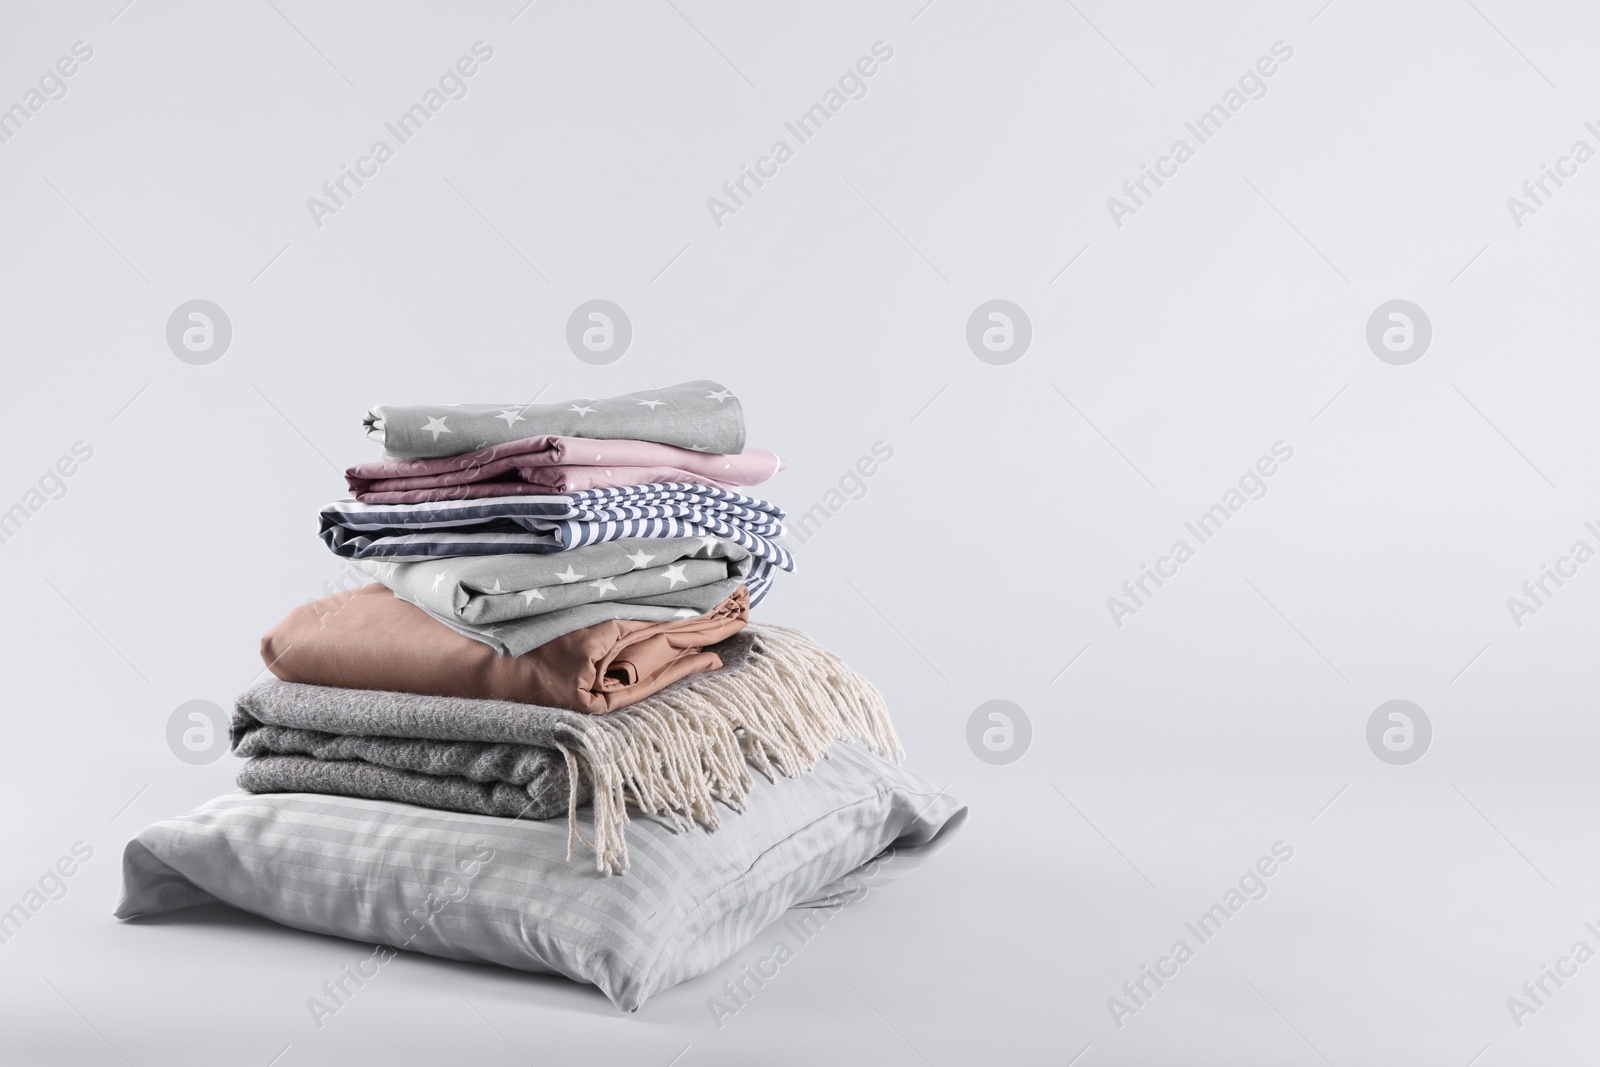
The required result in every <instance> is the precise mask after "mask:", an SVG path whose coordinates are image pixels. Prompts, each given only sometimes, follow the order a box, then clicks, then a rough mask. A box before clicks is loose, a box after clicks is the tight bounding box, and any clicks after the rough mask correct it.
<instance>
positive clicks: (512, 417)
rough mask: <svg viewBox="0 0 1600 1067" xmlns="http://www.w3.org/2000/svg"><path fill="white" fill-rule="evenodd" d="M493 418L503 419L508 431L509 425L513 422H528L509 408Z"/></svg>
mask: <svg viewBox="0 0 1600 1067" xmlns="http://www.w3.org/2000/svg"><path fill="white" fill-rule="evenodd" d="M495 418H497V419H505V420H506V428H507V429H510V428H511V424H512V423H514V422H527V421H528V420H527V419H525V418H523V417H522V416H521V415H519V414H518V413H517V412H515V411H512V410H511V409H510V408H507V409H506V410H504V411H502V412H501V413H500V414H498V415H496V416H495Z"/></svg>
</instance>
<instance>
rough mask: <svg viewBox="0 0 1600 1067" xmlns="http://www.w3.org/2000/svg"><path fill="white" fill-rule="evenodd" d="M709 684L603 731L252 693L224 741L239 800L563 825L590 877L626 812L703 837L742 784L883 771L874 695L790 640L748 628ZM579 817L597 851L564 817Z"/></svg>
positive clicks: (620, 842)
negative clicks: (827, 763) (868, 757)
mask: <svg viewBox="0 0 1600 1067" xmlns="http://www.w3.org/2000/svg"><path fill="white" fill-rule="evenodd" d="M713 650H714V651H715V652H716V653H717V654H718V655H719V656H721V657H722V661H723V664H724V665H723V668H722V669H721V670H718V671H712V672H710V673H708V674H700V675H694V676H691V677H689V678H685V679H683V680H681V681H679V682H676V683H674V684H673V685H670V686H668V687H667V688H666V689H663V690H662V691H661V692H659V693H657V694H655V695H654V696H651V697H648V698H646V699H645V700H642V701H639V702H638V703H636V704H633V705H630V706H629V707H626V708H623V709H620V710H618V711H614V712H610V713H609V714H605V715H585V714H582V713H580V712H574V711H566V710H562V709H559V708H544V707H539V706H536V705H529V704H519V703H512V702H507V701H497V700H471V699H467V698H463V697H435V696H418V695H415V694H410V693H390V692H382V691H375V690H365V689H335V688H331V687H327V686H316V685H304V684H300V683H296V682H280V681H277V680H276V679H273V680H269V681H265V682H261V683H260V684H258V685H256V686H254V687H253V688H251V689H249V690H248V691H246V692H245V693H244V694H243V695H242V696H240V698H239V700H238V702H237V705H236V706H235V708H234V715H233V723H232V729H231V737H232V742H233V750H234V753H235V754H236V755H239V756H242V757H245V758H246V760H247V762H246V763H245V765H244V768H243V769H242V770H241V771H240V773H239V777H238V782H239V785H240V786H241V787H242V788H244V789H246V790H249V791H250V792H253V793H331V794H336V795H340V796H356V797H366V798H369V799H374V800H394V801H400V802H403V803H408V804H416V805H419V806H422V807H430V808H441V809H445V810H450V811H464V812H472V813H476V814H481V815H494V816H501V817H505V818H530V819H547V818H553V817H556V816H559V815H560V814H561V813H562V812H563V811H565V812H566V813H567V817H568V828H569V848H570V846H571V844H572V843H573V842H574V841H577V840H583V843H584V844H586V845H588V846H589V847H590V848H591V849H593V851H594V852H595V856H596V865H597V867H598V868H599V869H600V870H601V871H604V872H607V873H612V872H617V871H621V870H623V869H625V868H626V866H627V843H626V835H625V829H626V825H627V822H628V814H627V808H628V807H629V806H632V807H634V808H636V809H638V810H640V811H642V812H645V813H646V814H651V815H657V816H662V817H665V818H667V819H668V820H669V821H671V822H673V823H675V824H678V825H687V823H688V822H689V821H693V822H697V823H699V824H701V825H702V826H705V827H707V828H708V829H715V828H716V826H717V824H718V821H719V816H718V814H717V810H716V805H717V804H718V803H719V802H720V803H721V804H722V805H724V806H726V807H730V808H732V809H734V810H740V809H741V808H742V806H743V802H744V796H745V793H746V791H747V789H748V787H749V784H750V775H749V768H750V767H754V768H755V769H756V770H757V771H759V772H761V773H762V774H765V775H767V776H768V777H769V778H770V777H772V776H774V775H775V774H783V775H785V776H787V777H796V776H798V775H800V774H804V773H805V772H807V771H809V770H810V769H811V768H812V767H814V766H815V765H816V763H817V761H818V760H820V759H822V758H824V757H825V756H826V754H827V749H828V747H829V746H830V745H831V744H832V743H833V742H834V741H839V740H857V741H861V742H864V743H865V744H866V745H867V746H868V747H869V748H870V749H872V750H873V751H874V752H876V753H877V754H879V755H881V756H884V757H886V758H891V759H897V758H898V757H899V755H900V745H899V742H898V740H897V739H896V738H895V735H894V728H893V726H892V725H891V724H890V722H889V716H888V710H887V708H885V706H884V704H883V699H882V697H881V696H879V694H878V692H877V690H876V689H874V688H873V687H872V686H871V684H870V683H868V682H867V681H866V680H865V679H864V678H862V677H861V676H860V675H858V674H856V673H855V672H854V671H852V670H850V668H849V667H847V666H845V664H844V663H843V662H842V661H840V660H839V658H838V657H837V656H834V655H833V654H832V653H830V652H828V651H827V650H825V649H823V648H821V647H820V646H818V645H816V644H815V643H813V642H812V641H811V640H810V639H809V638H807V637H806V636H805V635H803V634H801V633H799V632H798V631H795V630H790V629H787V628H785V627H778V626H755V625H752V626H750V627H748V628H747V629H746V630H744V631H743V632H741V633H739V634H737V635H735V636H734V637H732V638H730V639H729V640H727V641H724V642H722V643H721V644H719V645H716V646H713ZM580 805H587V806H590V807H592V808H593V816H594V818H593V824H594V833H595V840H594V841H589V840H587V839H585V838H582V837H581V835H580V834H579V831H578V829H577V823H576V820H575V818H574V816H575V815H576V813H577V809H578V807H579V806H580Z"/></svg>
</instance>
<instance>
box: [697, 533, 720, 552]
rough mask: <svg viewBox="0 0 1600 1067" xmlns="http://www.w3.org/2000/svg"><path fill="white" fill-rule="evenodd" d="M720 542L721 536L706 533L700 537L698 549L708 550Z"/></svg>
mask: <svg viewBox="0 0 1600 1067" xmlns="http://www.w3.org/2000/svg"><path fill="white" fill-rule="evenodd" d="M721 543H722V538H720V537H716V536H714V535H711V534H707V535H706V536H705V537H702V538H700V551H701V552H710V551H711V550H712V549H713V548H716V547H717V546H718V545H720V544H721Z"/></svg>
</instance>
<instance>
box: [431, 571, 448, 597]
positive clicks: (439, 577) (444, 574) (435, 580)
mask: <svg viewBox="0 0 1600 1067" xmlns="http://www.w3.org/2000/svg"><path fill="white" fill-rule="evenodd" d="M448 577H450V572H449V571H440V572H439V573H438V574H435V575H434V576H433V588H434V589H438V588H439V583H440V582H442V581H444V580H445V579H446V578H448ZM431 591H432V590H430V592H431Z"/></svg>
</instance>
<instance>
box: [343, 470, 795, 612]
mask: <svg viewBox="0 0 1600 1067" xmlns="http://www.w3.org/2000/svg"><path fill="white" fill-rule="evenodd" d="M784 517H785V516H784V512H783V510H782V509H781V508H779V507H778V506H777V505H775V504H772V503H769V502H768V501H765V500H761V499H758V498H756V497H751V496H745V495H744V494H742V493H734V492H730V491H728V490H726V489H718V488H715V487H713V486H707V485H696V484H693V483H690V482H662V483H658V484H653V485H632V486H624V487H621V488H609V489H586V490H583V491H581V492H577V493H559V494H554V495H546V496H534V495H530V496H502V497H486V498H483V499H477V500H439V501H430V502H428V503H423V504H363V503H360V502H359V501H355V500H339V501H335V502H334V503H332V504H329V505H327V506H326V507H324V508H323V509H322V515H321V524H322V525H321V535H322V540H323V542H324V543H325V544H327V546H328V547H329V548H330V549H331V550H332V551H333V552H334V554H336V555H338V556H341V557H343V558H345V559H384V560H388V559H408V558H419V557H424V558H425V557H433V558H442V557H447V556H482V555H502V554H505V553H509V552H539V553H545V552H564V551H566V550H568V549H573V548H581V547H583V546H584V545H592V544H598V543H600V542H603V541H614V540H617V539H619V538H624V537H704V536H707V535H714V536H716V537H720V538H723V539H724V540H727V541H731V542H732V543H734V544H736V545H738V546H739V547H741V548H743V549H745V550H746V551H748V552H749V553H750V554H751V555H752V556H753V557H755V559H756V560H757V561H762V562H765V563H766V564H768V565H769V566H768V567H767V568H764V572H766V573H770V570H771V568H773V567H776V568H778V569H779V570H785V571H792V570H794V557H793V556H792V555H790V553H789V550H788V548H787V547H785V546H784V545H783V543H782V542H781V541H779V540H778V538H780V537H782V536H783V532H784V528H783V520H784ZM751 592H752V593H755V589H754V588H753V587H752V589H751Z"/></svg>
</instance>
